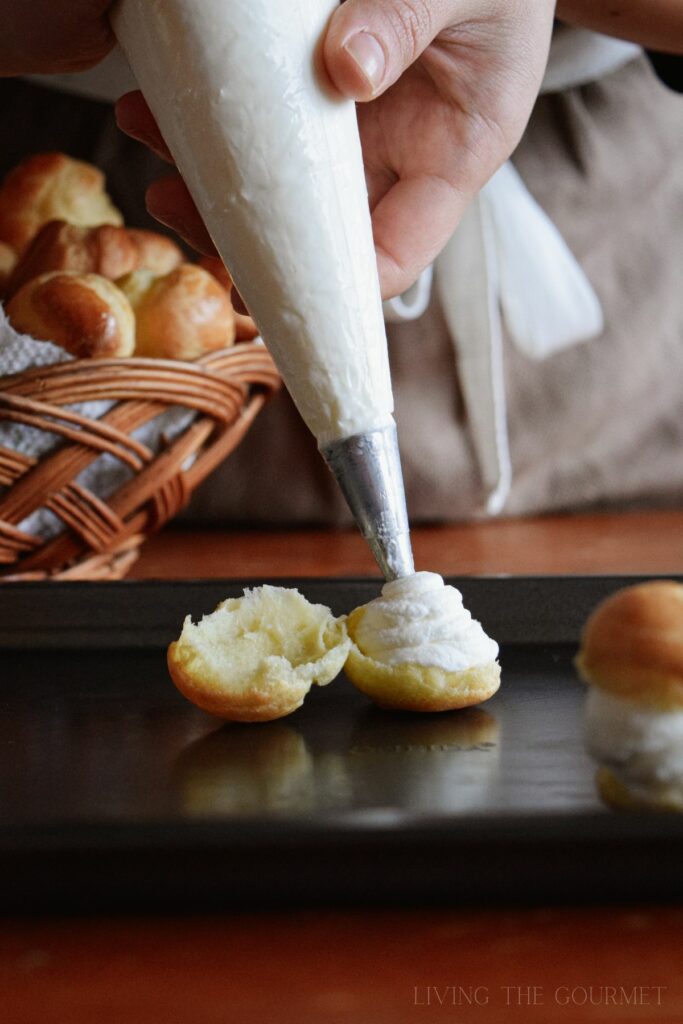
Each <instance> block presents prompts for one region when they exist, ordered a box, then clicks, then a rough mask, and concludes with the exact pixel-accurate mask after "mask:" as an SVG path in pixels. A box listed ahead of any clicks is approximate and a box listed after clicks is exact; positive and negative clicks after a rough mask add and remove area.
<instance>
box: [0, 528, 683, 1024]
mask: <svg viewBox="0 0 683 1024" xmlns="http://www.w3.org/2000/svg"><path fill="white" fill-rule="evenodd" d="M414 546H415V551H416V559H417V564H418V567H420V568H432V569H436V570H437V571H439V572H441V573H445V574H463V575H467V574H475V573H476V574H487V573H515V574H522V573H600V574H604V573H637V574H655V573H657V574H659V573H664V574H683V512H679V511H662V512H646V513H630V514H623V515H615V514H605V515H595V516H579V517H556V518H549V519H532V520H526V521H501V522H498V523H490V524H481V525H473V526H453V527H440V528H436V527H435V528H429V529H419V530H416V531H415V537H414ZM370 573H372V574H374V573H375V570H374V567H373V564H372V561H371V559H370V558H369V556H368V554H367V552H366V550H365V548H364V545H363V542H362V541H361V540H360V539H359V538H358V537H357V536H356V535H355V534H349V533H336V532H326V531H314V532H306V531H291V532H287V533H283V532H278V533H269V532H262V533H257V532H248V533H230V532H216V531H210V530H200V531H197V530H193V531H185V530H167V531H166V532H165V533H163V534H161V535H160V536H158V537H156V538H153V539H151V540H150V541H149V542H148V545H147V547H146V549H145V551H144V553H143V555H142V557H141V558H140V560H139V562H138V563H137V565H136V567H135V570H134V572H133V574H132V575H134V576H135V577H137V578H150V577H157V578H166V579H171V578H178V577H187V576H195V577H208V576H213V577H221V576H231V577H240V578H242V577H261V576H270V577H284V576H306V575H311V576H313V575H314V576H327V575H332V576H337V575H356V574H370ZM2 884H5V885H8V884H9V885H11V879H3V882H2ZM682 949H683V909H680V908H678V907H676V908H665V907H628V908H595V909H583V910H573V909H568V908H547V909H542V910H537V909H534V910H510V909H501V910H498V911H496V910H487V911H476V910H467V911H457V910H443V911H438V910H436V911H435V910H430V911H419V910H416V911H405V912H404V911H391V912H387V911H373V912H364V911H363V910H362V909H361V910H354V911H349V912H338V911H329V910H320V911H306V912H301V913H294V914H285V913H263V914H238V915H233V916H216V917H206V916H204V917H200V918H199V917H198V918H185V917H182V918H181V917H177V918H174V917H165V918H149V917H147V918H140V919H130V918H121V919H92V920H88V919H78V920H39V921H36V920H26V921H8V922H5V923H4V924H3V926H2V928H1V929H0V1021H1V1022H2V1024H37V1022H40V1024H51V1022H55V1024H56V1022H59V1024H85V1022H88V1024H92V1022H93V1021H94V1022H96V1024H152V1022H154V1024H157V1022H158V1024H180V1022H183V1024H184V1022H188V1024H189V1022H192V1024H219V1022H220V1024H224V1022H225V1024H228V1022H230V1024H232V1022H235V1024H252V1022H253V1024H270V1022H277V1024H290V1022H291V1024H309V1022H310V1024H404V1022H415V1024H423V1022H434V1024H438V1022H441V1021H457V1022H459V1024H468V1022H482V1024H498V1022H502V1021H511V1022H512V1021H524V1022H525V1024H534V1022H536V1021H537V1022H538V1024H548V1022H551V1024H554V1022H561V1021H568V1022H569V1021H571V1022H572V1024H584V1022H589V1021H590V1022H610V1024H615V1022H622V1021H624V1022H625V1021H640V1022H648V1024H650V1022H660V1021H661V1022H671V1024H673V1022H678V1021H681V1020H683V976H682V972H681V964H682V956H681V950H682Z"/></svg>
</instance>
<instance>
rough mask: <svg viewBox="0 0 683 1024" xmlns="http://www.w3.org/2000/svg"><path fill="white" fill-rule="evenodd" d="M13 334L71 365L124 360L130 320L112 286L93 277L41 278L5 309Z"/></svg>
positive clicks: (129, 346) (131, 338) (129, 348)
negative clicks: (62, 355)
mask: <svg viewBox="0 0 683 1024" xmlns="http://www.w3.org/2000/svg"><path fill="white" fill-rule="evenodd" d="M7 315H8V316H9V318H10V321H11V323H12V326H13V327H14V329H15V330H17V331H20V332H21V333H23V334H28V335H31V337H33V338H35V339H36V340H37V341H50V342H52V343H53V344H55V345H59V346H61V348H63V349H65V351H67V352H69V353H70V355H72V356H75V357H76V358H77V359H108V358H111V357H113V356H130V355H132V354H133V351H134V349H135V317H134V315H133V310H132V308H131V305H130V302H129V301H128V299H127V298H126V296H125V295H124V294H123V292H122V291H121V290H120V288H117V287H116V285H115V284H114V283H113V282H112V281H109V280H108V279H107V278H106V277H101V276H100V275H99V274H75V273H71V272H62V273H60V272H55V273H51V274H41V276H40V277H35V278H33V279H32V280H30V281H27V282H26V284H25V285H24V286H23V287H22V288H20V289H19V291H18V292H17V293H16V295H14V296H13V297H12V298H11V299H10V301H9V302H8V303H7Z"/></svg>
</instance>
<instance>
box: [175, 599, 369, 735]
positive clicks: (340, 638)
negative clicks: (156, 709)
mask: <svg viewBox="0 0 683 1024" xmlns="http://www.w3.org/2000/svg"><path fill="white" fill-rule="evenodd" d="M348 650H349V640H348V636H347V634H346V628H345V625H344V621H343V619H336V618H335V617H334V616H333V615H332V613H331V611H330V609H329V608H326V607H325V606H324V605H319V604H311V603H310V602H309V601H307V600H306V598H305V597H304V596H303V595H302V594H300V593H299V591H298V590H294V589H290V588H286V587H272V586H267V585H266V586H262V587H256V588H255V589H253V590H246V591H245V593H244V596H243V597H241V598H230V599H228V600H227V601H223V602H222V603H221V604H219V605H218V607H217V608H216V610H215V611H214V612H212V613H211V614H210V615H205V616H204V618H202V619H201V620H200V621H199V622H198V623H196V624H195V623H193V622H192V619H191V618H190V617H188V618H186V620H185V623H184V626H183V630H182V633H181V635H180V637H179V639H178V640H176V641H175V642H174V643H172V644H171V646H170V647H169V650H168V668H169V672H170V674H171V678H172V680H173V682H174V683H175V685H176V686H177V688H178V689H179V690H180V692H181V693H182V694H183V695H184V696H185V697H187V699H188V700H190V701H192V703H193V704H196V705H197V706H198V707H200V708H203V709H204V710H205V711H209V712H210V713H211V714H213V715H217V716H218V717H219V718H224V719H226V720H229V721H235V722H264V721H269V720H271V719H274V718H282V717H283V716H284V715H288V714H291V712H292V711H295V710H296V709H297V708H298V707H300V706H301V704H302V703H303V701H304V698H305V697H306V694H307V693H308V692H309V690H310V689H311V686H313V685H314V684H316V685H318V686H325V685H327V684H328V683H330V682H331V681H332V680H333V679H334V678H335V677H336V676H337V675H338V674H339V672H340V671H341V669H342V667H343V665H344V662H345V661H346V656H347V653H348Z"/></svg>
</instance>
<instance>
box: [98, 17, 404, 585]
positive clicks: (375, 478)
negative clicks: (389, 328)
mask: <svg viewBox="0 0 683 1024" xmlns="http://www.w3.org/2000/svg"><path fill="white" fill-rule="evenodd" d="M336 7H337V0H287V2H285V0H119V2H118V3H117V4H116V5H115V6H114V9H113V12H112V15H111V18H112V25H113V28H114V32H115V34H116V36H117V37H118V40H119V42H120V44H121V46H122V48H123V50H124V52H125V54H126V56H127V58H128V61H129V63H130V65H131V67H132V69H133V72H134V74H135V76H136V78H137V80H138V83H139V85H140V88H141V89H142V92H143V94H144V96H145V99H146V100H147V103H148V104H149V106H150V108H151V110H152V112H153V114H154V116H155V118H156V120H157V123H158V125H159V128H160V129H161V132H162V134H163V136H164V139H165V141H166V143H167V145H168V147H169V149H170V151H171V153H172V155H173V158H174V160H175V162H176V164H177V166H178V169H179V170H180V172H181V174H182V176H183V178H184V180H185V182H186V184H187V186H188V188H189V190H190V193H191V194H192V197H193V199H194V201H195V203H196V205H197V207H198V209H199V211H200V213H201V215H202V217H203V219H204V222H205V224H206V226H207V228H208V230H209V233H210V235H211V238H212V240H213V242H214V244H215V246H216V249H217V250H218V253H219V254H220V256H221V259H222V260H223V262H224V263H225V265H226V266H227V268H228V270H229V271H230V274H231V275H232V278H233V280H234V282H235V285H236V287H237V289H238V291H239V293H240V295H241V296H242V298H243V300H244V302H245V303H246V305H247V308H248V309H249V312H250V313H251V315H252V316H253V318H254V320H255V321H256V324H257V327H258V329H259V332H260V334H261V337H262V338H263V340H264V342H265V344H266V345H267V347H268V349H269V351H270V353H271V354H272V356H273V359H274V361H275V363H276V364H277V367H278V370H279V371H280V374H281V376H282V378H283V380H284V382H285V384H286V386H287V388H288V390H289V392H290V394H291V396H292V398H293V400H294V402H295V404H296V405H297V407H298V409H299V412H300V413H301V415H302V417H303V419H304V421H305V422H306V424H307V425H308V427H309V428H310V429H311V431H312V432H313V434H314V435H315V437H316V439H317V441H318V446H319V448H320V451H321V453H322V455H323V457H324V458H325V460H326V461H327V464H328V465H329V467H330V469H331V470H332V473H333V474H334V476H335V477H336V479H337V481H338V483H339V485H340V487H341V489H342V492H343V494H344V496H345V498H346V500H347V502H348V505H349V507H350V509H351V511H352V513H353V516H354V518H355V520H356V522H357V524H358V526H359V527H360V530H361V532H362V534H363V536H364V537H365V539H366V540H367V542H368V544H369V546H370V548H371V550H372V552H373V554H374V556H375V558H376V560H377V563H378V565H379V567H380V569H381V571H382V573H383V575H384V576H385V578H386V579H395V578H397V577H400V576H406V575H410V574H411V573H412V572H413V571H414V566H413V556H412V551H411V546H410V534H409V528H408V517H407V512H406V502H405V493H404V489H403V478H402V473H401V464H400V458H399V451H398V442H397V435H396V425H395V423H394V419H393V415H392V414H393V396H392V391H391V378H390V374H389V361H388V352H387V339H386V331H385V327H384V319H383V314H382V302H381V296H380V287H379V279H378V274H377V263H376V257H375V250H374V245H373V238H372V227H371V220H370V211H369V205H368V195H367V188H366V184H365V176H364V171H363V160H362V154H361V147H360V138H359V134H358V125H357V120H356V111H355V104H354V103H353V102H352V101H350V100H346V99H341V98H340V97H339V96H338V94H337V93H336V92H334V90H333V89H332V87H331V86H330V85H329V84H327V81H326V76H325V72H324V70H323V68H322V62H321V57H320V41H321V39H322V37H323V34H324V31H325V28H326V25H327V22H328V20H329V18H330V16H331V14H332V12H333V11H334V10H335V8H336Z"/></svg>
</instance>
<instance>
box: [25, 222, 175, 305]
mask: <svg viewBox="0 0 683 1024" xmlns="http://www.w3.org/2000/svg"><path fill="white" fill-rule="evenodd" d="M182 260H183V254H182V252H181V251H180V249H179V247H178V246H177V245H176V244H175V242H173V241H171V239H170V238H165V237H164V236H163V235H158V234H156V233H155V232H153V231H137V230H134V229H131V228H124V227H118V226H116V225H112V224H100V225H98V226H97V227H92V228H84V227H80V226H79V225H77V224H69V223H67V221H64V220H52V221H49V223H47V224H45V225H44V226H43V227H42V228H41V229H40V231H39V232H38V234H37V235H36V236H35V238H34V239H33V241H32V242H31V243H30V245H29V246H28V248H27V249H26V250H25V252H24V253H23V255H22V257H21V259H20V260H19V261H18V263H17V265H16V267H15V268H14V271H13V273H12V275H11V278H10V280H9V283H8V285H7V289H6V294H7V295H8V296H10V297H11V296H12V295H13V294H14V293H15V292H17V291H18V290H19V289H20V288H21V287H22V285H24V284H25V283H26V282H27V281H30V280H31V279H32V278H34V277H40V275H41V274H47V273H49V272H50V271H56V270H66V271H70V272H72V273H75V274H101V275H102V277H108V278H109V279H110V280H111V281H116V280H118V279H119V278H121V277H124V276H125V275H126V274H130V273H132V271H134V270H140V269H145V270H148V271H150V272H152V273H154V274H168V273H170V271H172V270H173V269H174V268H175V267H177V266H178V265H179V264H180V263H181V262H182Z"/></svg>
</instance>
